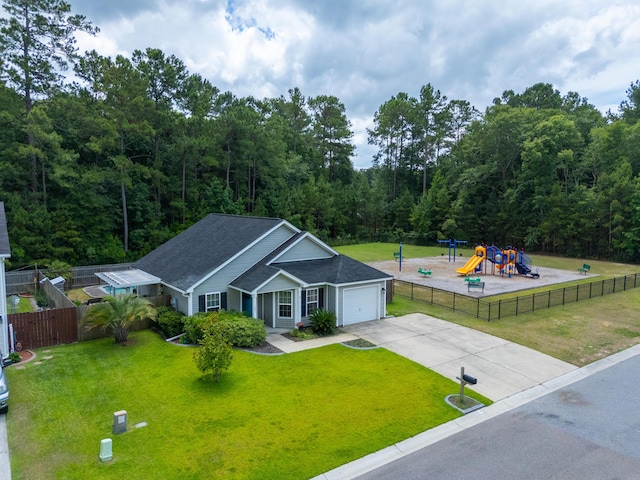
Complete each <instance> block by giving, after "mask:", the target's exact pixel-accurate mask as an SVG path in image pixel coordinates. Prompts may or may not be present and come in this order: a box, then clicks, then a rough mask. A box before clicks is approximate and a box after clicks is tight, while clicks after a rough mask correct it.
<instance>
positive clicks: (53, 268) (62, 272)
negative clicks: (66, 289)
mask: <svg viewBox="0 0 640 480" xmlns="http://www.w3.org/2000/svg"><path fill="white" fill-rule="evenodd" d="M47 276H48V277H49V278H56V277H62V278H64V280H65V282H67V285H71V281H72V280H73V272H72V271H71V265H69V264H68V263H66V262H63V261H61V260H53V261H51V262H49V264H48V265H47Z"/></svg>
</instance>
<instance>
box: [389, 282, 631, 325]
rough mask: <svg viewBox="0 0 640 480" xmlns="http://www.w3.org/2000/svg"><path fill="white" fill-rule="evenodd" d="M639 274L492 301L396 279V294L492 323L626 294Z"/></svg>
mask: <svg viewBox="0 0 640 480" xmlns="http://www.w3.org/2000/svg"><path fill="white" fill-rule="evenodd" d="M638 275H640V274H637V273H634V274H631V275H625V276H624V277H615V278H608V279H605V280H597V281H595V282H590V283H581V284H579V285H573V286H571V287H562V288H557V289H553V290H548V291H546V292H539V293H533V294H530V295H522V296H518V297H515V298H509V299H506V300H496V301H493V302H490V301H486V300H483V299H481V298H475V297H470V296H468V295H464V294H462V293H455V292H449V291H447V290H440V289H438V288H433V287H429V286H426V285H418V284H416V283H411V282H405V281H403V280H394V281H393V283H394V295H399V296H401V297H405V298H409V299H411V300H417V301H419V302H425V303H429V304H431V305H436V306H439V307H444V308H448V309H450V310H454V311H458V312H462V313H466V314H467V315H472V316H474V317H476V318H480V319H482V320H486V321H488V322H491V321H493V320H499V319H501V318H503V317H510V316H514V315H521V314H523V313H529V312H534V311H536V310H540V309H542V308H550V307H554V306H557V305H566V304H568V303H573V302H579V301H582V300H588V299H590V298H594V297H602V296H604V295H608V294H610V293H617V292H624V291H625V290H629V289H632V288H637V287H638V286H640V280H639V278H638Z"/></svg>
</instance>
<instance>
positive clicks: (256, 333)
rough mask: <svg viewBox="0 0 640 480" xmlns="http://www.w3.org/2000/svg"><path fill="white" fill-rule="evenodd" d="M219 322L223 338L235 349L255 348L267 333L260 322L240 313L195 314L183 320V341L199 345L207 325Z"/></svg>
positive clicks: (263, 340)
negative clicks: (222, 329)
mask: <svg viewBox="0 0 640 480" xmlns="http://www.w3.org/2000/svg"><path fill="white" fill-rule="evenodd" d="M212 322H219V323H221V324H223V325H224V327H225V328H224V335H225V338H226V339H227V340H228V341H229V343H231V345H234V346H236V347H249V348H250V347H257V346H259V345H262V344H264V342H265V340H266V338H267V331H266V330H265V328H264V323H263V322H262V320H258V319H255V318H250V317H247V316H245V315H243V314H241V313H235V312H227V311H224V310H221V311H219V312H209V313H202V312H201V313H197V314H196V315H193V316H192V317H186V318H185V319H184V331H185V341H186V342H187V343H194V344H195V343H199V342H200V341H201V340H202V338H203V337H204V330H205V328H206V326H207V325H208V324H209V323H212Z"/></svg>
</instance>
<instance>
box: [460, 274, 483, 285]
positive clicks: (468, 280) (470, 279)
mask: <svg viewBox="0 0 640 480" xmlns="http://www.w3.org/2000/svg"><path fill="white" fill-rule="evenodd" d="M464 281H465V282H467V283H480V277H476V278H471V277H469V276H468V275H467V276H466V277H464Z"/></svg>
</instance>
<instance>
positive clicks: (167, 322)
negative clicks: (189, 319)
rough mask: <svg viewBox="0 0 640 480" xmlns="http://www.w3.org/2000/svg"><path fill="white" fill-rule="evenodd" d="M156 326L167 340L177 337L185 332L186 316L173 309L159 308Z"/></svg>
mask: <svg viewBox="0 0 640 480" xmlns="http://www.w3.org/2000/svg"><path fill="white" fill-rule="evenodd" d="M156 310H157V311H158V317H157V318H156V324H157V325H158V329H159V330H160V331H161V332H162V334H163V335H164V336H165V338H171V337H175V336H176V335H180V334H181V333H182V332H184V319H185V315H184V313H182V312H178V311H177V310H175V309H173V308H171V307H158V308H157V309H156Z"/></svg>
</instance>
